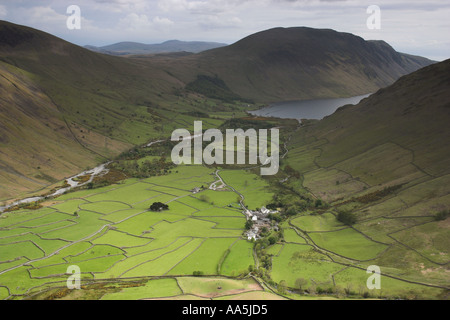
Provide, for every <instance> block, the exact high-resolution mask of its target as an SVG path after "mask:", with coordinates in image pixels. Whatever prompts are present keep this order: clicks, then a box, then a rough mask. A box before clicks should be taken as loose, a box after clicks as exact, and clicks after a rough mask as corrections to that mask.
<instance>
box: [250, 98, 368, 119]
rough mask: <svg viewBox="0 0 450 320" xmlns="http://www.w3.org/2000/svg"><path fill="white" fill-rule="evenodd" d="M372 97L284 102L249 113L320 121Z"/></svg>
mask: <svg viewBox="0 0 450 320" xmlns="http://www.w3.org/2000/svg"><path fill="white" fill-rule="evenodd" d="M370 95H371V93H369V94H365V95H361V96H355V97H350V98H336V99H314V100H297V101H283V102H277V103H273V104H271V105H269V106H267V107H265V108H262V109H259V110H254V111H249V113H250V114H253V115H255V116H263V117H276V118H292V119H299V120H300V119H319V120H320V119H322V118H324V117H325V116H328V115H330V114H332V113H334V112H335V111H336V109H337V108H339V107H342V106H344V105H346V104H358V103H359V102H360V101H361V100H362V99H364V98H367V97H368V96H370Z"/></svg>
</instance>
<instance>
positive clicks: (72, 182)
mask: <svg viewBox="0 0 450 320" xmlns="http://www.w3.org/2000/svg"><path fill="white" fill-rule="evenodd" d="M109 163H110V162H107V163H103V164H101V165H99V166H97V167H95V168H93V169H90V170H86V171H83V172H81V173H79V174H77V175H75V176H73V177H70V178H68V179H66V183H67V184H68V185H69V186H68V187H64V188H60V189H58V190H56V191H55V192H54V193H52V194H50V195H48V196H45V197H31V198H26V199H22V200H18V201H14V202H13V203H10V204H8V205H6V206H0V213H2V212H3V211H5V210H6V209H9V208H12V207H15V206H17V205H20V204H27V203H33V202H36V201H42V200H45V199H47V198H51V197H56V196H60V195H62V194H64V193H65V192H67V191H69V190H71V189H73V188H76V187H81V186H84V185H86V184H88V183H89V182H92V180H93V179H94V177H96V176H98V175H101V174H104V173H106V172H107V171H108V169H107V168H106V166H107V165H108V164H109ZM85 175H90V178H89V180H87V181H85V182H83V183H80V182H78V181H76V178H78V177H81V176H85Z"/></svg>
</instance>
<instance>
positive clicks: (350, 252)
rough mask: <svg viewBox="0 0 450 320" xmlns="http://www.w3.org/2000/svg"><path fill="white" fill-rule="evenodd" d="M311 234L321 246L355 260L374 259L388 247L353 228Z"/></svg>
mask: <svg viewBox="0 0 450 320" xmlns="http://www.w3.org/2000/svg"><path fill="white" fill-rule="evenodd" d="M309 236H310V237H311V239H312V240H313V241H314V243H316V244H317V245H318V246H319V247H321V248H324V249H326V250H328V251H331V252H335V253H337V254H339V255H342V256H344V257H347V258H350V259H355V260H370V259H374V258H375V257H376V256H377V255H378V254H379V253H381V252H382V251H383V250H384V249H386V246H385V245H383V244H379V243H376V242H373V241H371V240H369V239H367V238H365V237H364V236H363V235H361V234H360V233H358V232H357V231H355V230H353V229H351V228H347V229H343V230H339V231H333V232H321V233H310V234H309Z"/></svg>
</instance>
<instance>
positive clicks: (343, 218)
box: [336, 210, 357, 226]
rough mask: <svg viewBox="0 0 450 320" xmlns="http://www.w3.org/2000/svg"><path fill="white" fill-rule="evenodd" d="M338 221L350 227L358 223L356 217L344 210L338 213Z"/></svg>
mask: <svg viewBox="0 0 450 320" xmlns="http://www.w3.org/2000/svg"><path fill="white" fill-rule="evenodd" d="M336 219H337V220H338V221H340V222H342V223H343V224H346V225H348V226H351V225H353V224H355V223H356V220H357V219H356V215H355V214H354V213H352V212H350V211H347V210H342V211H340V212H339V213H338V215H337V216H336Z"/></svg>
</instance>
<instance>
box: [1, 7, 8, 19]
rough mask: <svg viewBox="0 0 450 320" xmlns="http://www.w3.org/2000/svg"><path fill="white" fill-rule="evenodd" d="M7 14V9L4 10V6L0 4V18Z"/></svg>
mask: <svg viewBox="0 0 450 320" xmlns="http://www.w3.org/2000/svg"><path fill="white" fill-rule="evenodd" d="M7 14H8V10H6V7H5V6H2V5H0V18H5V17H6V15H7Z"/></svg>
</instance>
